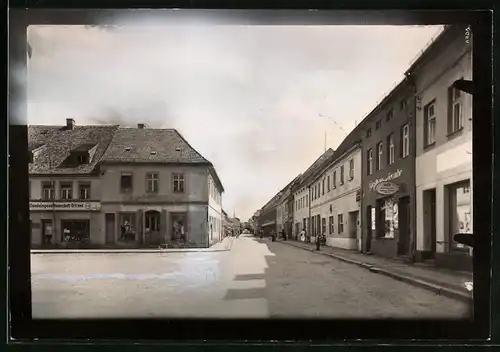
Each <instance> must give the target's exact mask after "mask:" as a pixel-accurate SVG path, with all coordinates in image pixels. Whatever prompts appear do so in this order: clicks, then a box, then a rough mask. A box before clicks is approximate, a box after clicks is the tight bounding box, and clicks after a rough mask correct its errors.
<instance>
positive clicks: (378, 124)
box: [375, 120, 382, 130]
mask: <svg viewBox="0 0 500 352" xmlns="http://www.w3.org/2000/svg"><path fill="white" fill-rule="evenodd" d="M380 127H382V120H378V121H377V122H375V129H376V130H379V129H380Z"/></svg>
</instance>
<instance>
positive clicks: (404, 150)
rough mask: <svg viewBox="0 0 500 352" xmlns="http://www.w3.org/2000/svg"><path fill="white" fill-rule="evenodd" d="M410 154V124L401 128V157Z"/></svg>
mask: <svg viewBox="0 0 500 352" xmlns="http://www.w3.org/2000/svg"><path fill="white" fill-rule="evenodd" d="M408 155H410V126H408V125H404V126H403V128H402V129H401V157H402V158H406V157H407V156H408Z"/></svg>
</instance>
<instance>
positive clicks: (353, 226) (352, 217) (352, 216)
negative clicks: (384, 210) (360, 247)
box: [347, 211, 359, 239]
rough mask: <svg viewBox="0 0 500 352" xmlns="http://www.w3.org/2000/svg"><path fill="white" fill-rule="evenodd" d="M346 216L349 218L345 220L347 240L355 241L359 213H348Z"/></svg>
mask: <svg viewBox="0 0 500 352" xmlns="http://www.w3.org/2000/svg"><path fill="white" fill-rule="evenodd" d="M348 216H349V218H348V219H347V221H348V225H347V229H348V231H349V238H356V239H357V234H358V217H359V212H358V211H351V212H349V215H348Z"/></svg>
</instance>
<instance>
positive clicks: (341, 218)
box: [337, 214, 344, 235]
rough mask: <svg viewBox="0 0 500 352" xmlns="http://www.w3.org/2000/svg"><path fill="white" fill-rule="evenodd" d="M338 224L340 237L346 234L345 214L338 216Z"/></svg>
mask: <svg viewBox="0 0 500 352" xmlns="http://www.w3.org/2000/svg"><path fill="white" fill-rule="evenodd" d="M337 218H338V220H337V224H338V227H339V235H340V234H341V233H343V232H344V214H338V215H337Z"/></svg>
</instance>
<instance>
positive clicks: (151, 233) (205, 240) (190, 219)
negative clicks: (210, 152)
mask: <svg viewBox="0 0 500 352" xmlns="http://www.w3.org/2000/svg"><path fill="white" fill-rule="evenodd" d="M101 175H102V176H101V183H102V185H103V187H102V192H101V204H102V213H103V216H104V223H105V242H106V244H119V245H121V246H127V245H131V246H157V245H160V244H163V243H176V242H177V243H183V244H184V245H186V244H187V245H189V246H193V247H208V246H210V245H211V244H213V243H215V242H216V241H217V240H218V239H219V237H220V236H218V235H217V234H218V232H217V231H218V230H217V229H219V228H220V227H221V226H222V224H221V220H220V219H221V218H222V210H221V208H220V204H221V200H222V197H221V194H222V192H223V190H224V189H223V188H222V184H221V183H220V181H219V179H218V177H217V174H216V172H215V169H214V168H213V166H212V165H211V163H210V162H209V161H207V160H206V159H205V158H204V157H203V156H201V155H200V154H199V153H198V152H197V151H196V150H194V149H193V148H192V147H191V146H190V145H189V144H188V143H187V141H186V140H185V139H184V138H183V137H182V136H181V135H180V134H179V133H178V132H177V131H176V130H173V129H168V130H159V129H148V128H145V126H144V125H139V126H138V128H123V129H122V128H120V129H119V130H118V131H117V132H116V133H115V136H114V138H113V141H112V142H111V143H110V146H109V147H108V149H107V150H106V153H105V154H104V156H103V158H102V160H101Z"/></svg>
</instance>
